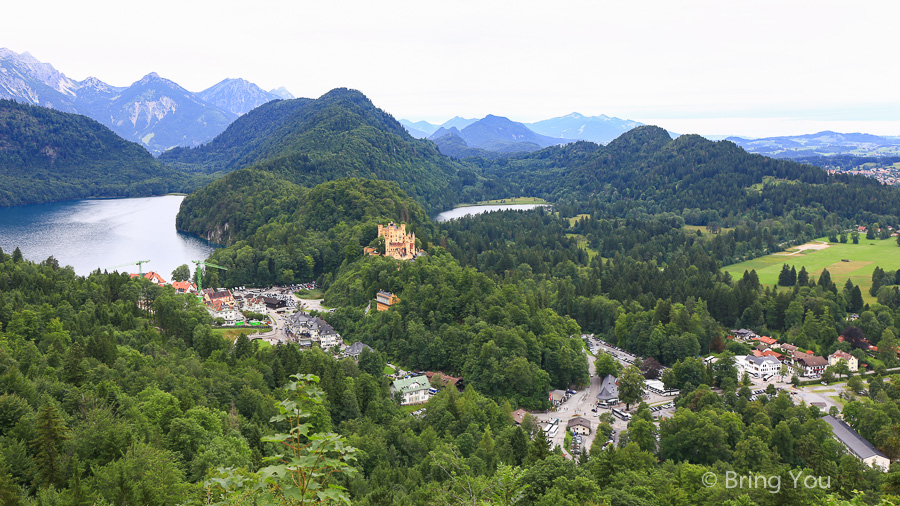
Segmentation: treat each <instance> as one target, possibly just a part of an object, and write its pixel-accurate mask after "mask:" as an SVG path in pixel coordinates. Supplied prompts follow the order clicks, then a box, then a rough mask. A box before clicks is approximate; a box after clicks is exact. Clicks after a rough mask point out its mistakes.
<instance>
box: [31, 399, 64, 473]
mask: <svg viewBox="0 0 900 506" xmlns="http://www.w3.org/2000/svg"><path fill="white" fill-rule="evenodd" d="M68 431H69V429H68V428H67V427H66V425H65V423H64V422H63V419H62V418H60V416H59V413H57V412H56V407H55V406H53V404H51V403H49V402H48V403H46V404H44V406H43V407H41V410H40V411H38V414H37V421H36V422H35V432H36V434H37V435H36V436H35V438H34V439H33V440H32V442H31V444H32V446H33V447H34V453H35V455H34V459H33V460H34V466H35V470H36V474H37V481H38V483H40V484H41V486H43V487H49V486H50V485H55V486H56V487H61V485H62V484H64V483H65V476H64V475H63V463H62V462H61V458H62V453H63V448H62V446H63V443H64V442H65V441H66V439H68V435H67V434H66V433H67V432H68Z"/></svg>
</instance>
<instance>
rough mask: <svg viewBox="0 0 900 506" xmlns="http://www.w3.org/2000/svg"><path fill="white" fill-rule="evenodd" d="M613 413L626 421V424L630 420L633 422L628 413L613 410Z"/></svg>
mask: <svg viewBox="0 0 900 506" xmlns="http://www.w3.org/2000/svg"><path fill="white" fill-rule="evenodd" d="M612 413H613V415H614V416H617V417H619V418H621V419H622V420H625V421H626V422H627V421H628V420H631V415H629V414H628V413H624V412H622V411H621V410H619V409H616V408H613V410H612Z"/></svg>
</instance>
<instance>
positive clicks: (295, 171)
mask: <svg viewBox="0 0 900 506" xmlns="http://www.w3.org/2000/svg"><path fill="white" fill-rule="evenodd" d="M160 159H161V160H163V161H164V162H166V163H173V164H177V165H179V166H190V167H187V168H188V169H189V170H203V171H207V172H213V171H231V170H234V169H238V168H243V167H247V166H252V167H253V168H255V169H258V170H264V171H268V172H272V173H274V174H276V175H278V176H279V177H281V178H283V179H286V180H288V181H291V182H293V183H296V184H299V185H301V186H307V187H311V186H314V185H316V184H319V183H322V182H325V181H328V180H332V179H339V178H345V177H364V178H369V179H382V180H388V181H396V182H398V183H400V184H401V185H402V187H403V189H404V190H405V191H406V192H407V193H408V194H409V195H410V196H412V197H414V198H416V199H417V200H418V201H419V203H420V204H422V205H423V206H425V207H426V209H428V210H439V209H444V208H447V207H450V206H452V205H453V204H455V203H457V202H460V201H462V200H461V199H463V200H464V199H465V198H467V195H466V194H464V193H463V192H464V191H467V192H469V193H472V192H475V193H474V194H475V195H480V191H481V190H480V189H479V188H480V185H481V180H480V179H479V178H478V177H476V176H475V174H474V173H470V172H466V173H465V174H461V173H460V171H461V169H463V168H464V167H463V166H461V165H459V164H457V163H455V162H453V161H451V160H450V159H449V158H447V157H445V156H443V155H441V154H440V152H438V150H437V148H436V147H435V146H434V144H433V143H431V142H428V141H423V140H418V139H414V138H412V137H411V136H410V135H409V133H407V132H406V130H405V129H404V128H403V126H402V125H400V123H398V122H397V121H396V120H394V118H393V117H391V116H390V115H389V114H387V113H385V112H384V111H382V110H380V109H378V108H376V107H375V106H374V105H373V104H372V103H371V102H370V101H369V99H368V98H366V97H365V95H363V94H362V93H360V92H358V91H355V90H348V89H344V88H339V89H335V90H332V91H330V92H328V93H326V94H325V95H323V96H322V97H320V98H318V99H316V100H306V99H297V100H285V101H277V102H272V103H269V104H266V105H263V106H261V107H259V108H257V109H256V110H254V111H252V112H250V113H248V114H247V115H245V116H244V117H242V118H240V119H238V120H237V121H235V123H234V124H233V125H232V126H231V127H229V129H228V130H227V131H226V132H224V133H223V134H221V135H220V136H219V137H217V138H216V139H214V140H213V141H212V142H210V143H209V144H207V145H205V146H201V147H198V148H194V149H177V150H172V151H171V152H169V153H166V154H165V155H163V156H162V157H161V158H160ZM466 187H469V188H468V189H466Z"/></svg>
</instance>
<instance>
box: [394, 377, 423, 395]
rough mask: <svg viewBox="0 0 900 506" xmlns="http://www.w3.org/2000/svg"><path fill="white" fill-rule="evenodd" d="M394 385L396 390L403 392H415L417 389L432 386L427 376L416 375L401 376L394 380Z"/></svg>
mask: <svg viewBox="0 0 900 506" xmlns="http://www.w3.org/2000/svg"><path fill="white" fill-rule="evenodd" d="M393 386H394V390H397V391H400V392H403V393H406V392H415V391H417V390H424V389H426V388H431V384H430V383H428V378H426V377H425V376H416V377H413V378H401V379H398V380H394V383H393Z"/></svg>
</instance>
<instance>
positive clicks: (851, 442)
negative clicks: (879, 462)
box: [822, 415, 887, 459]
mask: <svg viewBox="0 0 900 506" xmlns="http://www.w3.org/2000/svg"><path fill="white" fill-rule="evenodd" d="M822 420H825V421H826V422H828V425H831V430H832V431H834V437H836V438H838V441H840V442H841V443H844V445H846V446H847V448H850V451H852V452H853V453H855V454H856V455H857V456H858V457H859V458H861V459H867V458H869V457H874V456H879V457H884V458H887V457H885V456H884V454H883V453H881V452H880V451H878V450H877V449H876V448H875V447H874V446H872V443H870V442H868V441H866V440H865V439H863V437H862V436H860V435H859V434H858V433H857V432H856V431H855V430H853V429H852V428H851V427H850V426H849V425H847V423H846V422H844V421H843V420H838V419H837V418H835V417H833V416H831V415H828V416H825V417H823V418H822Z"/></svg>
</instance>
